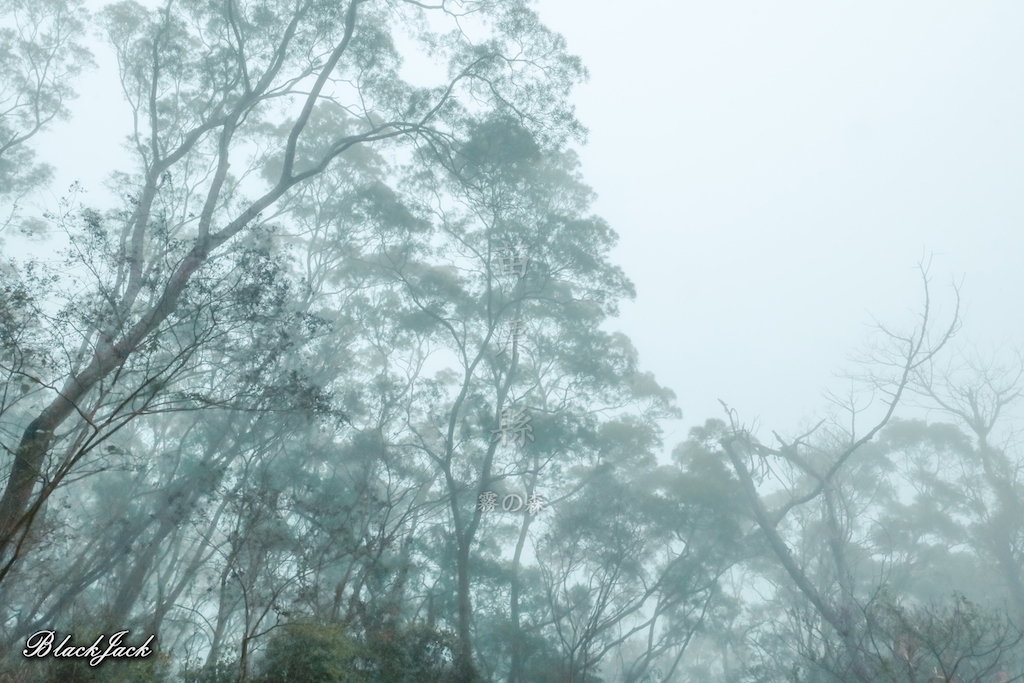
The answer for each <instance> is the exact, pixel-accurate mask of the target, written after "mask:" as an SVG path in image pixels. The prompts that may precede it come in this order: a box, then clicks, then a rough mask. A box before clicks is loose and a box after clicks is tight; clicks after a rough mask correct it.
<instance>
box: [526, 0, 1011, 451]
mask: <svg viewBox="0 0 1024 683" xmlns="http://www.w3.org/2000/svg"><path fill="white" fill-rule="evenodd" d="M538 6H539V8H540V11H541V15H542V16H543V18H544V19H545V21H546V22H547V23H549V25H551V26H552V27H554V28H555V29H557V30H558V31H560V32H561V33H563V34H564V35H565V36H566V38H567V40H568V43H569V47H570V49H571V50H572V51H574V52H575V53H577V54H579V55H580V56H581V57H582V58H583V61H584V63H585V64H586V65H587V66H588V68H589V69H590V75H591V78H590V82H589V83H588V84H587V85H585V86H584V87H582V88H581V89H580V90H579V92H578V93H577V95H576V98H575V101H576V103H577V106H578V113H579V116H580V118H581V119H582V120H583V122H584V123H585V124H586V125H587V126H589V128H590V139H589V144H588V146H587V147H586V148H585V149H584V150H582V160H583V168H584V172H585V175H586V177H587V179H588V181H589V182H590V183H591V184H592V185H593V186H594V187H595V189H596V190H597V192H598V194H599V196H600V200H599V202H598V204H597V211H598V213H600V214H601V215H603V216H604V217H605V218H607V219H608V220H609V221H610V222H611V223H612V225H613V226H615V228H616V229H617V230H618V232H619V234H620V235H621V246H620V249H619V250H618V253H617V260H618V261H619V263H621V264H622V265H623V266H624V267H625V269H626V272H627V273H629V274H630V276H631V277H632V278H633V280H634V281H635V282H636V285H637V290H638V297H637V300H636V302H635V303H634V304H630V305H627V306H625V308H624V310H623V317H622V321H621V328H622V329H624V330H625V331H627V332H628V333H629V334H630V335H631V336H632V337H633V339H634V341H635V342H636V343H637V345H638V347H639V349H640V352H641V358H642V359H643V361H644V362H645V364H646V366H647V367H648V368H649V369H651V370H653V371H654V372H655V373H656V375H657V376H658V378H659V379H660V380H661V381H662V382H663V383H665V384H666V385H668V386H670V387H672V388H673V389H674V390H675V391H676V393H677V395H678V396H679V402H680V405H681V407H682V408H683V411H684V414H685V416H684V420H683V422H682V423H681V424H679V425H678V426H677V427H676V429H675V430H674V431H675V432H676V433H675V435H674V436H673V437H670V438H671V439H672V440H673V441H675V440H678V439H679V438H681V437H682V436H683V435H685V431H686V429H687V428H688V426H689V425H692V424H695V423H700V422H702V421H703V419H704V418H706V417H708V416H711V415H720V414H721V409H720V407H719V406H718V404H717V399H719V398H721V399H724V400H726V401H727V402H729V403H730V404H732V405H735V406H736V407H737V408H738V409H739V411H740V415H741V417H742V418H745V419H746V420H747V421H750V420H752V419H753V418H755V417H759V418H760V420H759V422H760V423H761V424H762V425H763V427H764V428H763V429H762V432H763V435H765V436H769V437H770V430H771V429H773V428H774V429H779V430H780V431H788V430H790V429H792V428H795V427H796V426H797V424H798V423H799V422H800V420H801V419H804V418H808V417H810V416H811V415H812V414H813V413H814V412H815V411H818V410H820V409H821V408H822V406H823V404H824V401H823V399H822V398H821V390H822V388H823V387H825V386H831V387H834V388H837V389H841V388H843V387H844V386H847V387H848V386H849V384H848V382H845V381H837V380H835V379H834V375H835V372H836V371H837V370H841V369H843V368H845V367H849V363H848V362H847V356H848V354H849V353H850V352H851V351H856V350H857V349H858V348H859V347H860V346H861V345H862V344H863V342H864V340H865V338H866V335H867V333H868V332H869V329H868V327H869V325H870V323H871V316H872V315H875V316H877V317H878V318H880V319H881V320H883V321H885V322H887V323H891V324H895V325H899V324H901V323H904V324H911V323H912V322H913V316H914V315H915V314H916V311H917V308H918V307H919V304H920V302H921V287H920V280H919V276H918V274H917V273H916V272H915V270H914V268H915V266H916V264H917V262H918V261H919V260H920V259H921V257H922V255H927V254H930V253H932V254H934V255H935V256H934V260H933V265H932V275H933V277H934V285H935V294H936V297H937V298H939V299H940V300H941V301H943V302H944V303H945V304H947V305H951V303H952V301H953V296H952V294H951V292H950V290H949V288H948V287H947V286H946V285H947V284H948V283H949V282H950V280H951V278H953V277H956V278H958V279H959V278H963V281H964V284H963V297H964V300H965V302H966V304H967V313H966V318H965V327H964V330H963V333H964V334H963V335H962V336H963V337H965V338H966V337H970V338H971V339H972V340H976V341H977V342H978V343H980V344H981V345H982V346H986V347H988V346H991V345H992V344H997V343H1012V342H1015V341H1016V342H1020V341H1024V336H1022V334H1021V333H1022V329H1021V327H1022V320H1024V317H1022V313H1024V305H1022V299H1021V292H1022V289H1024V276H1022V274H1021V265H1022V261H1024V258H1022V256H1024V231H1022V229H1021V228H1022V223H1024V222H1022V217H1024V183H1022V181H1024V79H1022V71H1024V40H1022V36H1024V3H1020V2H981V1H978V0H971V1H970V2H967V1H964V2H942V1H938V2H937V1H935V0H929V1H927V2H892V1H891V0H887V1H886V2H865V1H863V0H858V1H857V2H811V1H805V2H779V1H775V2H763V1H749V2H736V1H733V0H714V1H710V2H709V1H703V2H678V1H676V2H673V1H668V0H659V1H651V0H637V1H635V2H632V3H628V4H626V3H621V2H611V1H610V0H589V1H588V2H585V3H584V2H580V1H579V0H541V3H540V4H539V5H538Z"/></svg>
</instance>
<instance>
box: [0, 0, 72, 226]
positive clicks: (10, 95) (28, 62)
mask: <svg viewBox="0 0 1024 683" xmlns="http://www.w3.org/2000/svg"><path fill="white" fill-rule="evenodd" d="M0 16H4V17H5V18H7V20H8V21H9V23H8V25H7V26H4V27H3V28H0V201H3V202H4V203H5V204H7V203H8V202H10V205H9V206H5V210H6V211H8V212H9V213H8V215H7V217H6V218H5V219H4V220H3V222H2V223H0V234H2V232H3V231H4V229H6V228H8V227H10V226H11V224H12V223H13V222H14V220H15V219H16V218H17V214H18V201H19V200H20V199H21V198H22V197H23V196H24V195H26V194H27V193H29V192H31V191H32V190H34V189H36V188H37V187H38V186H39V185H41V184H43V183H45V182H46V181H47V180H49V178H50V176H51V174H52V169H51V168H50V167H49V166H47V165H46V164H37V163H35V161H34V153H33V151H32V149H31V147H29V146H28V144H27V143H28V142H29V141H30V140H31V139H32V138H33V137H35V136H36V135H38V134H39V133H40V132H41V131H43V130H44V129H45V128H46V127H47V126H48V125H49V124H50V123H51V122H53V121H54V120H56V119H66V118H67V117H68V115H69V114H70V111H69V109H68V106H67V103H68V101H69V100H71V99H73V98H74V97H75V91H74V88H73V82H74V80H75V79H76V78H77V77H78V76H79V75H80V74H81V72H82V71H83V70H84V69H85V68H87V67H89V66H91V65H92V55H91V53H90V52H89V50H88V49H87V48H86V47H85V46H84V45H83V44H82V38H83V36H84V34H85V27H86V21H87V15H86V12H85V10H84V9H83V8H82V3H81V2H76V1H74V0H72V1H71V2H68V1H67V0H44V1H43V2H25V1H24V0H4V2H3V3H0Z"/></svg>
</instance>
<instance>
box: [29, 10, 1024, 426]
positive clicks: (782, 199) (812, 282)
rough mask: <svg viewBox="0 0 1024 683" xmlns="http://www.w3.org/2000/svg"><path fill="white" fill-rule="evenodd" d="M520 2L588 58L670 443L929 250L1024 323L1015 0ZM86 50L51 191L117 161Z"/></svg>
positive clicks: (797, 371) (117, 109)
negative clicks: (680, 415)
mask: <svg viewBox="0 0 1024 683" xmlns="http://www.w3.org/2000/svg"><path fill="white" fill-rule="evenodd" d="M537 7H538V9H539V11H540V13H541V15H542V17H543V18H544V19H545V21H546V22H548V23H549V25H551V26H552V27H553V28H555V29H556V30H558V31H560V32H562V33H563V34H564V35H565V36H566V38H567V40H568V42H569V47H570V49H571V50H572V51H573V52H575V53H576V54H578V55H580V56H581V57H582V59H583V62H584V63H585V64H586V65H587V67H588V68H589V70H590V74H591V78H590V82H589V83H588V84H586V85H585V86H583V87H582V88H580V89H579V91H578V92H577V94H576V96H575V101H576V103H577V107H578V114H579V117H580V119H581V120H582V121H583V122H584V123H585V124H586V125H587V126H588V127H589V128H590V137H589V144H588V146H587V147H586V148H584V149H583V150H581V157H582V160H583V171H584V175H585V177H586V179H587V181H588V182H589V183H590V184H591V185H593V186H594V188H595V189H596V190H597V192H598V194H599V197H600V199H599V201H598V204H597V206H596V210H597V212H598V213H599V214H601V215H602V216H604V217H605V218H606V219H608V220H609V221H610V223H611V224H612V225H613V226H614V227H615V229H616V230H617V231H618V232H619V234H620V235H621V244H620V248H619V249H618V251H617V254H616V260H617V261H618V262H619V263H620V264H621V265H623V266H624V268H625V269H626V272H627V273H628V274H629V275H630V276H631V277H632V278H633V280H634V281H635V283H636V285H637V290H638V297H637V300H636V302H635V303H632V304H628V305H626V306H625V307H624V308H623V316H622V319H621V320H620V321H619V322H618V323H617V324H616V325H615V327H617V328H618V329H622V330H624V331H626V332H627V333H628V334H629V335H630V336H631V337H632V338H633V339H634V341H635V342H636V344H637V345H638V347H639V349H640V353H641V358H642V360H643V363H644V365H645V367H646V368H647V369H649V370H652V371H653V372H655V374H656V376H657V377H658V379H659V380H660V381H661V382H662V383H663V384H665V385H667V386H669V387H671V388H672V389H673V390H675V392H676V393H677V395H678V397H679V404H680V406H681V407H682V409H683V411H684V420H683V421H682V422H681V423H678V424H676V425H670V426H669V427H670V433H669V435H668V441H669V445H672V444H674V443H675V442H677V441H679V440H680V439H682V438H683V437H684V436H685V433H686V430H687V428H688V427H689V426H690V425H692V424H696V423H700V422H703V420H704V419H705V418H706V417H709V416H718V415H720V414H721V409H720V407H719V405H718V403H717V399H719V398H721V399H724V400H726V401H727V402H729V403H730V404H731V405H734V406H735V407H736V408H737V409H738V410H739V411H740V416H741V417H742V418H743V419H744V420H745V421H747V422H750V421H752V420H754V419H755V418H758V422H759V423H760V424H761V425H762V435H765V436H768V435H770V432H771V429H777V430H779V431H780V432H785V431H792V430H793V429H795V428H796V427H797V426H798V425H799V423H800V422H801V420H805V419H809V418H810V417H811V416H812V415H813V414H815V413H816V412H818V411H820V410H821V409H822V408H823V405H824V401H823V399H822V398H821V391H822V389H823V388H824V387H826V386H830V387H832V388H833V389H837V390H841V389H842V388H843V387H844V386H848V383H845V382H843V381H838V380H836V379H835V378H834V376H835V373H836V372H837V371H839V370H842V369H844V368H846V367H849V363H848V362H847V356H848V354H849V353H850V352H851V351H856V350H857V349H858V348H859V347H860V346H861V345H862V344H863V342H864V340H865V338H866V336H867V334H868V331H869V324H870V322H871V319H872V318H871V316H872V315H874V316H877V317H878V318H879V319H881V320H883V321H885V322H887V323H891V324H893V325H900V324H912V322H913V316H914V315H916V313H917V311H918V309H919V305H920V302H921V287H920V278H919V275H918V273H917V272H916V271H915V267H916V265H917V263H918V261H919V260H920V259H921V258H922V257H925V256H927V255H928V254H934V260H933V264H932V276H933V278H934V287H935V296H936V297H937V298H938V299H939V300H940V301H943V302H944V303H945V304H946V305H949V304H951V302H952V300H953V297H952V294H951V292H950V290H949V288H948V287H947V283H948V282H950V281H951V279H953V278H956V279H960V278H963V281H964V285H963V296H964V300H965V302H966V304H967V316H966V326H965V330H964V332H965V337H970V338H971V339H973V340H977V341H978V342H980V343H981V344H982V345H985V346H990V345H992V344H997V343H1012V342H1020V341H1024V335H1022V334H1021V333H1022V330H1021V325H1022V322H1021V321H1022V319H1024V318H1022V313H1024V311H1022V300H1021V296H1020V292H1021V291H1022V286H1024V276H1022V275H1021V274H1020V267H1019V266H1020V264H1021V261H1022V254H1024V231H1022V230H1021V226H1022V212H1024V211H1022V197H1024V192H1022V180H1024V126H1022V123H1024V80H1022V78H1021V71H1022V68H1024V40H1022V39H1021V36H1022V35H1024V3H1020V2H981V1H979V0H971V1H970V2H967V1H964V2H956V3H953V2H941V1H936V0H929V1H928V2H892V0H888V1H886V2H866V1H864V0H859V1H858V2H812V1H804V2H780V1H775V2H770V3H769V2H763V1H761V2H753V1H751V2H734V1H732V0H711V1H709V0H703V1H702V2H678V1H675V2H672V1H668V0H659V1H656V2H655V1H650V0H647V1H645V0H635V1H634V2H632V3H628V4H626V3H622V2H612V1H611V0H587V1H586V2H583V1H582V0H539V2H538V4H537ZM97 52H98V53H99V54H97V57H98V61H99V62H100V64H101V67H102V68H101V70H100V72H94V73H93V74H92V75H91V76H90V77H89V78H88V80H87V81H86V83H85V87H83V88H82V90H83V96H82V98H81V100H80V101H79V102H78V103H76V104H75V105H73V106H74V109H75V112H76V118H75V119H74V120H73V121H71V122H69V123H66V124H61V125H60V126H59V127H58V128H56V129H55V130H54V132H53V133H52V134H50V135H47V136H45V138H44V139H43V140H41V141H40V142H41V144H40V145H39V147H40V154H41V156H42V157H43V158H45V159H47V160H49V161H51V162H52V163H55V164H56V165H57V166H59V167H60V168H61V169H62V173H61V174H60V175H59V176H58V180H59V182H58V184H57V185H56V186H55V193H56V192H57V189H58V188H60V189H63V186H62V183H63V184H66V183H67V182H69V181H70V180H73V179H74V178H75V177H78V178H79V179H81V180H83V181H84V182H85V183H86V185H87V186H91V187H92V188H94V189H95V190H98V189H99V183H100V180H101V179H102V177H103V176H105V175H106V173H107V172H108V171H109V170H111V169H113V168H116V167H118V166H120V167H122V168H125V167H127V163H125V162H123V161H122V162H118V160H119V159H122V160H126V159H127V156H126V155H124V154H123V153H121V152H120V151H119V149H118V145H119V144H120V141H121V140H122V139H123V137H122V136H123V134H124V131H125V130H126V128H125V126H126V125H127V124H128V121H129V120H130V119H129V118H126V116H129V115H128V114H127V110H126V109H125V108H124V107H123V106H121V105H119V104H118V102H119V100H120V93H119V91H118V89H117V83H116V80H115V79H114V78H111V77H110V76H111V75H112V74H113V73H115V72H114V71H112V69H114V68H115V67H114V63H113V61H112V59H111V58H110V56H109V55H107V54H106V53H103V52H101V51H100V50H97ZM99 73H104V74H105V75H106V77H105V78H100V76H99ZM112 121H113V122H114V123H113V124H112V123H111V122H112ZM67 150H73V153H71V154H69V153H68V151H67ZM72 157H73V158H74V160H73V162H72ZM100 169H103V172H102V173H100V172H99V171H100ZM83 176H85V177H83Z"/></svg>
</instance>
